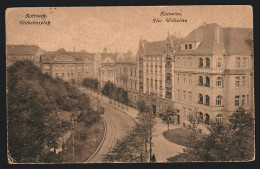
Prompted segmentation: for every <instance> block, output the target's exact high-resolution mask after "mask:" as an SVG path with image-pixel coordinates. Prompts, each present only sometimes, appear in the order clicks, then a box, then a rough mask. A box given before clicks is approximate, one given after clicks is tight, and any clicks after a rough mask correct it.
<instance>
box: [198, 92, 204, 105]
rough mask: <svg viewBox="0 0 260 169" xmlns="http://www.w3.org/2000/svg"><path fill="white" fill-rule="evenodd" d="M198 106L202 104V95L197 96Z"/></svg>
mask: <svg viewBox="0 0 260 169" xmlns="http://www.w3.org/2000/svg"><path fill="white" fill-rule="evenodd" d="M198 103H199V104H203V95H202V94H199V100H198Z"/></svg>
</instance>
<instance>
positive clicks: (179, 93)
mask: <svg viewBox="0 0 260 169" xmlns="http://www.w3.org/2000/svg"><path fill="white" fill-rule="evenodd" d="M177 96H178V99H180V98H181V91H180V90H178V92H177Z"/></svg>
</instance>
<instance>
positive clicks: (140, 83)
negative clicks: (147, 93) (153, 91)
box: [139, 82, 144, 91]
mask: <svg viewBox="0 0 260 169" xmlns="http://www.w3.org/2000/svg"><path fill="white" fill-rule="evenodd" d="M143 89H144V88H143V83H142V82H139V91H143Z"/></svg>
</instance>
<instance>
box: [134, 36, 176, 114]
mask: <svg viewBox="0 0 260 169" xmlns="http://www.w3.org/2000/svg"><path fill="white" fill-rule="evenodd" d="M175 40H176V38H174V37H170V36H169V35H168V37H167V39H166V40H163V41H156V42H147V41H146V40H142V39H140V42H139V49H138V52H137V58H138V71H139V72H138V74H139V98H140V99H141V100H145V102H147V103H148V104H150V105H152V109H153V113H154V114H156V115H158V114H159V113H163V112H165V111H166V109H167V108H168V107H173V103H174V50H175V45H174V44H175V43H176V41H175ZM177 118H178V117H177Z"/></svg>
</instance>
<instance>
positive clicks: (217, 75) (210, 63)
mask: <svg viewBox="0 0 260 169" xmlns="http://www.w3.org/2000/svg"><path fill="white" fill-rule="evenodd" d="M174 74H175V77H174V81H175V82H174V91H175V94H174V97H175V99H174V107H175V108H176V109H177V110H178V111H179V114H180V121H181V123H186V121H188V118H187V116H188V114H190V113H192V112H197V113H198V114H199V118H200V120H201V122H202V123H206V124H209V123H210V122H217V123H223V122H224V123H226V122H228V119H229V118H230V117H231V115H232V113H234V112H235V111H236V110H237V109H238V108H239V107H243V108H245V109H246V110H252V109H253V102H254V96H253V95H254V93H253V77H254V76H253V31H252V29H248V28H230V27H228V28H222V27H221V26H219V25H218V24H206V23H204V24H203V25H202V26H200V27H198V28H197V29H195V30H193V31H192V32H191V33H190V34H188V36H186V37H185V38H184V39H182V40H181V41H180V45H179V47H178V49H177V50H176V53H175V69H174Z"/></svg>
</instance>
